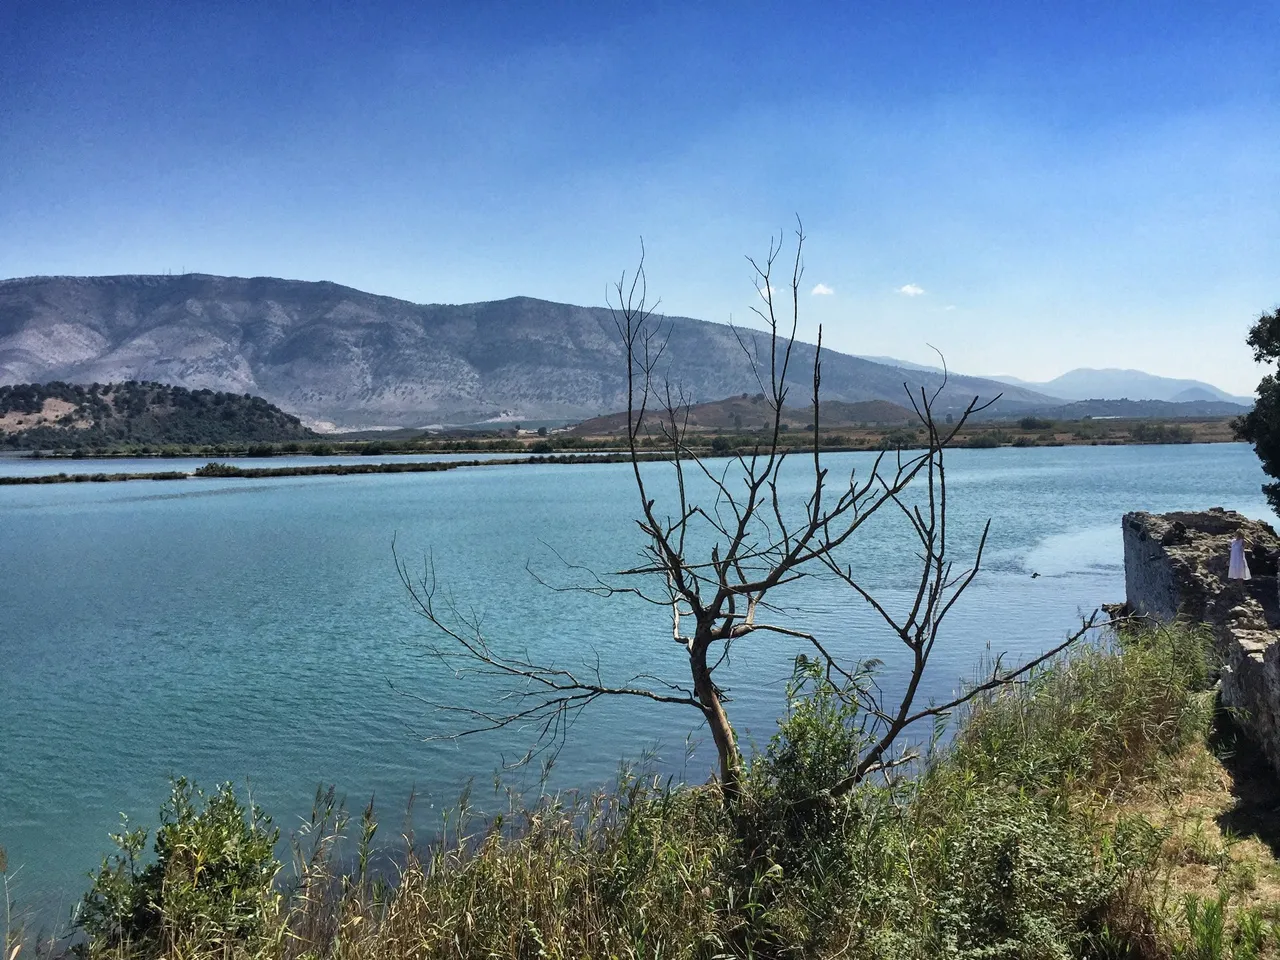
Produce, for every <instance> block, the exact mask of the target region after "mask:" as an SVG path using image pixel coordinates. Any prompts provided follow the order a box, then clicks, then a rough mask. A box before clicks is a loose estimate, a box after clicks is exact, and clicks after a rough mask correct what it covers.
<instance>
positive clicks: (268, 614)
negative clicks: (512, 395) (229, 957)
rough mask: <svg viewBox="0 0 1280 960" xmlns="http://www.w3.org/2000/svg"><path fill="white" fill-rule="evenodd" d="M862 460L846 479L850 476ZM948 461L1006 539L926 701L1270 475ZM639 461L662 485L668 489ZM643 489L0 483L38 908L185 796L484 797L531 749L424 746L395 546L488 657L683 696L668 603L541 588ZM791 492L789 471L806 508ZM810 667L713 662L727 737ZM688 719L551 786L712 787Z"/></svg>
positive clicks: (18, 803) (7, 667)
mask: <svg viewBox="0 0 1280 960" xmlns="http://www.w3.org/2000/svg"><path fill="white" fill-rule="evenodd" d="M303 459H305V460H306V462H319V459H318V458H303ZM358 459H360V458H358ZM276 462H280V461H264V463H266V464H271V463H276ZM869 462H870V459H869V457H868V456H867V455H865V454H837V455H832V456H830V457H829V458H828V463H829V466H830V467H831V468H832V473H833V474H836V473H839V472H841V471H847V470H848V469H850V468H851V467H852V466H855V465H856V466H858V467H859V468H860V469H865V468H866V466H867V465H868V464H869ZM35 463H39V461H36V462H35ZM142 463H143V464H145V467H144V469H147V470H154V469H163V468H164V467H162V466H160V465H159V463H158V462H157V461H154V460H149V461H142ZM12 464H13V461H10V460H6V461H3V462H0V469H2V470H4V471H5V472H9V471H10V470H12V469H15V468H13V466H12ZM948 464H949V470H948V475H949V479H950V492H951V498H952V499H951V508H952V523H953V530H954V531H955V532H956V533H957V536H958V539H959V542H960V544H962V545H971V544H972V543H973V541H974V538H975V537H976V536H977V534H978V532H979V531H980V529H981V524H982V523H983V522H984V521H985V520H986V519H987V518H990V519H991V520H992V526H991V540H990V544H989V547H988V553H987V558H986V561H985V563H984V569H983V572H982V573H981V574H980V576H979V578H978V580H977V582H976V583H975V585H974V587H973V588H972V589H971V591H970V593H969V594H968V595H967V596H966V598H965V599H964V600H962V601H961V604H960V606H959V607H958V608H957V609H956V611H955V612H954V613H953V614H952V617H951V619H950V621H949V624H950V626H949V629H948V631H947V640H946V641H945V649H943V650H941V651H940V653H938V654H937V655H936V663H935V673H934V681H933V686H932V687H931V688H930V689H929V691H928V692H929V694H930V695H935V696H943V695H946V694H947V693H949V692H950V691H951V690H953V689H954V688H955V687H956V686H957V684H958V683H960V682H961V681H962V680H963V679H964V678H965V677H967V676H970V675H971V674H972V671H973V669H974V667H975V665H976V664H977V662H978V661H979V660H980V659H981V658H982V657H983V656H984V655H986V654H988V653H989V652H999V651H1009V652H1010V653H1011V654H1012V655H1014V656H1025V655H1028V654H1031V653H1034V652H1036V651H1038V650H1041V649H1044V648H1045V647H1047V646H1048V645H1050V644H1052V643H1054V642H1055V641H1057V640H1059V639H1060V638H1061V637H1062V636H1063V635H1064V634H1066V633H1068V632H1069V631H1070V630H1071V629H1072V628H1073V625H1075V624H1078V622H1079V617H1080V615H1081V614H1086V613H1088V612H1090V611H1091V610H1093V609H1094V608H1096V607H1097V606H1098V605H1099V604H1101V603H1104V602H1108V601H1114V600H1120V599H1122V598H1123V595H1124V582H1123V579H1124V578H1123V566H1122V556H1121V541H1120V516H1121V514H1123V513H1124V512H1125V511H1127V510H1134V509H1148V510H1155V511H1163V510H1171V509H1199V508H1205V507H1209V506H1224V507H1228V508H1232V509H1237V510H1240V511H1242V512H1243V513H1246V514H1248V515H1250V516H1254V517H1262V518H1266V517H1267V516H1268V511H1267V508H1266V504H1265V501H1264V500H1263V497H1262V495H1261V492H1260V490H1259V486H1260V484H1261V483H1262V482H1263V481H1264V476H1263V474H1262V472H1261V470H1260V468H1259V467H1258V464H1257V460H1256V458H1255V457H1254V455H1253V452H1252V451H1251V450H1250V449H1249V448H1248V447H1247V446H1244V445H1241V444H1230V445H1196V446H1153V447H1061V448H1033V449H1000V450H972V451H957V452H955V453H952V454H949V455H948ZM70 466H72V465H70V464H66V465H62V464H60V465H59V467H60V469H68V468H69V467H70ZM74 466H75V467H76V468H77V469H79V468H80V467H81V466H85V469H86V470H89V471H91V470H94V469H112V470H114V469H116V468H115V467H111V468H107V467H105V466H103V467H100V466H97V465H95V464H92V463H88V464H87V465H86V464H76V465H74ZM647 469H649V470H650V472H651V473H652V474H653V476H654V478H655V483H658V484H661V481H660V480H658V479H657V478H659V477H663V476H665V472H664V471H666V468H665V467H663V466H662V465H656V464H655V465H651V466H650V467H649V468H647ZM629 470H630V468H629V467H628V466H626V465H625V464H600V465H585V466H555V465H536V466H501V467H482V468H476V469H465V470H458V471H451V472H447V473H438V474H412V475H386V476H352V477H306V478H290V479H280V480H188V481H184V482H183V483H175V484H160V483H156V484H146V485H142V484H133V483H130V484H94V485H92V486H90V485H80V484H76V485H57V486H33V487H0V846H3V847H5V848H6V849H7V851H8V858H9V866H10V879H11V881H12V884H11V885H12V887H13V890H14V892H15V893H16V895H17V897H18V898H19V901H20V905H21V904H25V905H27V906H28V907H30V908H32V909H37V910H39V911H40V913H41V914H42V915H43V916H46V917H48V916H65V915H66V914H67V913H68V912H69V910H70V908H71V906H72V905H73V904H74V903H75V901H76V900H77V899H78V897H79V895H80V894H81V893H82V892H83V890H84V889H85V887H86V884H87V881H86V879H85V875H86V873H87V871H89V870H90V869H92V868H93V867H94V866H95V865H96V864H97V863H98V862H99V861H100V859H101V856H102V855H103V854H104V853H105V852H107V849H108V846H109V843H108V840H107V833H108V831H110V830H112V829H114V828H115V827H116V826H117V825H118V822H119V814H120V813H121V812H125V813H127V814H128V815H129V816H130V818H131V819H133V820H135V821H136V822H137V823H140V824H147V825H150V824H152V823H154V820H155V816H156V811H157V809H158V807H159V805H160V803H161V802H162V800H163V798H164V796H165V795H166V793H167V777H168V776H169V775H170V774H182V775H187V776H189V777H193V778H195V779H196V780H198V781H199V782H200V783H202V784H206V785H212V784H214V783H215V782H217V781H222V780H234V781H237V783H239V784H241V785H243V784H245V783H246V782H247V783H248V784H249V785H250V787H251V788H252V791H253V797H254V799H255V800H256V801H257V802H258V803H260V804H262V805H263V806H264V807H266V808H267V810H268V811H269V812H271V813H272V814H273V815H274V816H275V818H276V821H277V823H279V824H280V825H281V826H283V827H284V829H285V831H286V832H287V831H288V830H289V829H291V828H292V827H293V826H295V825H297V824H298V822H299V818H300V817H301V816H303V815H304V814H305V813H306V812H307V811H309V809H310V805H311V800H312V797H313V795H314V792H315V789H316V787H317V785H322V784H323V785H328V784H334V785H336V786H337V788H338V790H339V792H340V793H345V794H347V795H348V796H349V797H350V799H351V806H353V807H355V806H361V805H363V803H364V802H365V801H367V799H368V797H369V795H370V794H376V797H377V803H378V807H379V808H380V809H381V810H382V813H383V817H384V822H385V823H386V824H387V832H389V833H394V832H395V830H396V829H397V828H398V827H399V825H400V824H401V823H402V822H403V811H404V805H405V803H406V801H407V800H408V797H409V795H410V793H411V791H414V790H416V792H417V797H418V800H417V804H416V807H415V811H416V818H417V823H418V824H419V825H420V826H422V827H425V828H428V829H429V828H430V827H431V826H432V825H434V823H436V822H437V819H436V818H438V817H439V816H440V812H441V810H442V809H444V808H447V807H448V806H449V805H451V804H452V803H453V802H454V801H455V800H456V799H457V797H458V795H459V793H460V791H461V790H462V789H463V788H464V787H465V785H466V784H467V782H468V780H469V779H471V778H474V779H475V783H476V792H475V796H476V800H477V802H478V803H480V804H481V805H483V803H484V802H485V795H486V791H487V790H489V789H490V786H491V784H492V782H493V773H494V771H495V770H496V769H497V768H498V767H499V766H500V765H501V763H502V760H503V758H504V757H506V758H512V757H514V756H518V755H519V754H520V753H521V752H522V751H523V749H524V748H525V747H527V746H528V742H529V741H528V735H527V734H526V733H522V732H520V731H512V732H509V733H507V734H505V735H503V736H502V737H490V738H487V739H473V740H469V741H465V742H463V743H460V744H459V743H442V742H424V741H423V739H422V737H423V736H427V735H430V734H433V733H440V732H443V731H445V730H447V729H449V728H450V727H449V724H450V723H451V721H450V720H449V719H448V718H446V717H442V716H440V715H439V714H436V713H433V712H432V711H431V710H430V709H429V708H428V707H426V706H425V705H424V704H423V703H422V702H421V699H416V698H422V697H427V698H431V699H446V700H447V699H450V697H454V698H456V697H460V696H462V695H464V692H465V691H464V689H463V688H461V687H459V686H457V685H456V683H455V682H454V681H453V680H452V678H451V677H450V676H449V675H448V674H447V672H445V671H443V670H442V668H441V667H440V665H439V664H438V663H437V662H435V661H433V660H432V659H430V658H428V657H426V656H425V655H424V646H423V640H424V638H427V637H429V636H431V634H430V627H429V625H428V624H427V623H426V622H425V621H423V620H422V619H421V618H418V617H415V616H414V614H413V612H412V610H411V609H410V607H409V604H408V602H407V598H406V596H405V593H404V588H403V587H402V586H401V584H400V582H399V580H398V579H397V576H396V573H395V568H394V565H393V560H392V551H391V544H392V539H393V538H395V540H396V544H397V550H398V551H399V553H400V555H401V556H402V557H405V558H409V559H411V560H412V561H413V562H414V564H415V565H417V564H418V563H420V562H421V560H422V558H423V557H425V556H426V555H427V553H428V552H430V553H431V554H432V555H433V556H434V558H435V563H436V568H437V572H438V574H439V576H440V580H441V582H442V584H443V585H444V586H445V587H447V589H448V590H449V592H450V593H451V594H452V596H453V597H454V599H456V600H457V602H458V603H459V604H460V605H462V606H465V607H466V608H467V609H468V610H473V611H475V612H477V613H479V614H483V617H484V626H485V630H486V632H487V634H488V635H489V636H490V637H491V639H492V640H493V642H494V643H495V644H497V645H501V646H505V647H511V646H516V647H527V648H528V649H529V650H530V651H531V652H532V653H533V654H534V655H535V656H540V657H545V658H549V659H553V660H555V661H557V662H558V663H561V664H564V665H566V666H571V665H576V664H580V663H582V662H583V661H584V660H586V659H588V658H594V656H595V655H596V654H598V655H599V657H600V661H601V669H602V671H603V672H604V674H605V675H606V677H612V678H616V679H619V680H626V679H628V678H630V677H632V676H634V675H636V674H640V673H660V674H662V675H665V676H669V677H671V678H673V679H680V678H681V675H680V670H681V667H682V665H683V664H682V662H681V659H680V656H679V653H678V651H677V650H674V649H673V644H672V642H671V639H670V623H669V620H667V619H666V617H665V616H664V615H663V613H662V611H661V610H659V609H657V608H653V607H646V606H643V605H638V604H636V603H631V602H626V601H625V600H622V599H618V598H614V599H599V598H594V597H590V596H586V595H581V594H565V593H558V592H554V591H551V590H549V589H547V588H546V587H544V586H540V585H539V584H538V583H537V582H536V580H535V579H534V577H533V576H531V574H530V573H529V571H528V570H527V569H526V567H527V566H528V567H531V568H532V569H534V570H535V571H537V572H538V573H539V574H540V575H541V576H543V577H545V578H547V579H549V580H552V581H555V582H557V583H561V582H570V581H571V580H572V579H573V574H572V572H571V571H570V570H568V569H567V568H565V567H564V566H563V564H562V563H561V561H559V560H558V559H557V556H556V555H557V554H559V555H560V556H562V557H563V558H564V559H565V560H568V561H571V562H574V563H581V564H585V565H588V566H590V567H591V568H593V569H596V570H600V571H608V570H614V569H619V568H624V567H626V566H629V565H631V564H633V563H635V562H636V561H637V559H638V548H639V546H640V540H639V538H638V531H637V530H636V528H635V524H634V522H633V517H634V515H635V512H636V494H635V491H634V486H633V484H632V481H631V479H630V475H629ZM55 472H58V471H57V470H55ZM803 480H804V477H803V471H797V475H796V476H795V477H794V478H793V483H794V491H795V492H797V493H798V492H799V491H800V490H801V489H802V486H803ZM902 533H903V530H902V528H901V526H900V525H897V524H893V523H876V524H874V525H872V526H870V527H868V528H867V529H866V531H865V536H862V537H861V539H859V540H858V541H857V542H856V544H855V545H854V548H853V549H851V550H850V551H849V552H848V554H847V560H848V561H849V562H850V563H852V564H853V566H854V567H855V569H856V570H858V571H860V573H861V574H862V575H863V577H864V578H865V580H866V582H867V583H868V585H870V586H872V587H873V588H874V589H875V590H878V591H879V592H880V593H881V594H882V595H883V596H885V597H887V598H888V600H889V601H890V602H894V601H895V600H898V601H900V600H901V599H902V598H903V597H904V596H905V591H904V585H905V584H906V583H907V581H908V577H909V572H910V570H911V563H912V561H911V557H910V555H909V552H908V545H907V542H906V541H905V540H904V539H903V538H902ZM1033 572H1034V573H1039V574H1040V576H1039V577H1038V578H1032V577H1031V574H1032V573H1033ZM779 599H780V600H783V601H785V602H787V603H788V604H789V606H790V608H791V612H790V616H792V617H793V618H794V619H795V620H796V621H797V622H801V623H803V624H805V625H806V626H808V627H810V628H812V629H814V630H817V631H819V632H820V633H821V634H822V636H823V637H824V638H825V639H827V640H828V641H829V643H830V644H831V645H832V646H834V647H836V648H838V649H839V650H841V651H842V652H844V653H846V654H848V655H850V656H854V655H859V656H863V657H865V656H881V657H883V658H884V659H885V660H886V664H887V665H886V672H887V682H890V683H891V682H892V680H893V678H894V677H895V676H897V675H898V671H899V669H900V666H901V664H902V659H901V657H900V656H899V655H898V653H897V651H896V650H895V648H894V646H893V641H892V638H890V637H888V636H886V634H885V631H884V630H883V628H881V627H879V626H877V622H876V621H875V620H874V619H873V618H872V616H871V615H870V614H869V611H868V610H867V609H866V607H865V606H864V605H862V604H861V603H860V602H859V601H857V599H856V598H855V597H853V596H851V594H850V593H849V592H848V590H847V589H844V590H842V589H840V588H839V587H838V586H837V585H834V584H831V583H827V582H823V581H809V582H806V583H805V584H803V585H800V586H797V587H794V588H791V591H790V594H783V595H779ZM793 652H794V650H793V648H791V647H787V646H785V645H781V644H778V643H777V642H776V641H771V640H767V639H760V640H759V641H757V640H756V639H754V638H753V639H751V640H749V641H746V642H743V643H741V644H740V645H739V646H738V648H737V649H736V650H735V652H734V657H733V660H732V662H731V663H730V664H729V665H728V666H727V667H726V668H725V669H724V670H723V675H724V681H725V682H726V683H727V685H728V686H729V687H730V688H731V691H732V695H733V697H734V702H733V704H732V705H731V707H730V709H731V711H732V714H731V715H732V716H733V717H734V718H735V719H736V720H737V722H738V723H739V725H740V727H741V728H742V729H743V730H744V731H745V733H746V734H747V735H748V737H749V738H751V739H754V740H755V741H756V742H763V741H764V740H766V739H767V738H768V736H769V735H770V734H771V733H772V730H773V722H774V718H776V716H777V715H778V712H779V709H780V706H781V703H782V692H783V685H784V681H785V678H786V676H787V673H788V664H789V657H790V656H791V654H792V653H793ZM694 719H695V718H694V717H693V716H692V715H691V714H690V713H689V712H688V711H686V710H682V709H681V708H679V707H667V708H661V707H660V708H658V709H656V710H655V709H653V708H651V707H650V708H640V707H638V706H637V705H636V704H634V703H627V704H608V705H603V706H600V707H599V708H593V709H592V710H591V711H590V712H589V713H588V714H586V715H584V717H583V719H582V720H581V722H580V723H579V724H578V725H577V726H576V727H575V728H574V729H573V731H572V732H571V734H570V736H569V740H568V743H567V744H566V746H565V749H564V751H563V752H562V754H561V756H560V759H559V761H558V764H557V766H556V768H555V771H554V773H553V778H552V784H553V786H559V787H572V786H592V785H596V784H600V783H603V782H606V781H608V780H609V779H610V777H611V776H612V775H613V774H614V772H615V771H616V769H617V765H618V762H619V760H620V759H622V758H624V757H629V758H632V759H634V758H637V757H639V756H640V755H641V753H642V752H644V751H647V750H652V751H654V752H655V753H656V755H657V759H656V760H654V761H652V762H653V763H654V765H655V766H656V767H657V768H658V769H659V770H662V771H667V772H671V773H674V774H675V775H677V776H683V777H686V778H688V779H690V780H701V779H703V778H705V776H706V775H707V773H708V771H709V770H710V768H711V760H712V757H711V753H710V751H709V750H708V749H707V745H706V744H703V746H702V747H701V748H699V749H697V750H696V751H695V752H694V753H693V754H692V756H691V757H690V756H689V755H687V753H686V748H685V744H686V738H687V737H688V736H689V734H690V733H691V732H692V733H693V734H694V736H695V737H698V736H701V732H700V731H698V730H697V728H696V727H695V726H694V724H693V720H694ZM489 796H492V794H489Z"/></svg>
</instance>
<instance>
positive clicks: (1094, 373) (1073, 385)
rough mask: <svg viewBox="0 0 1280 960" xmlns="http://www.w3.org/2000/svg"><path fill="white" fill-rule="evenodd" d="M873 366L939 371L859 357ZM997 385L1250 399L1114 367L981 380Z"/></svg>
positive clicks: (1107, 395) (1080, 393)
mask: <svg viewBox="0 0 1280 960" xmlns="http://www.w3.org/2000/svg"><path fill="white" fill-rule="evenodd" d="M862 359H864V360H872V361H874V362H876V363H883V364H887V365H888V366H892V367H900V368H901V369H903V370H917V371H919V370H928V371H933V372H941V368H940V367H936V366H931V365H929V364H922V363H912V362H911V361H909V360H898V359H895V358H894V357H863V358H862ZM984 378H985V379H987V380H995V381H997V382H998V383H1007V384H1012V385H1014V386H1019V387H1025V388H1027V389H1028V390H1035V391H1037V392H1039V393H1043V394H1046V395H1048V396H1051V397H1056V398H1058V399H1060V400H1068V401H1076V400H1165V401H1168V402H1171V403H1208V402H1216V401H1220V402H1224V403H1235V404H1240V405H1243V406H1251V405H1252V404H1253V397H1239V396H1233V395H1232V394H1230V393H1227V391H1225V390H1220V389H1219V388H1217V387H1215V386H1214V385H1213V384H1211V383H1205V382H1204V381H1203V380H1180V379H1177V378H1174V377H1161V376H1157V375H1156V374H1153V373H1146V372H1144V371H1142V370H1120V369H1117V368H1114V367H1107V368H1105V369H1100V370H1099V369H1094V368H1092V367H1080V368H1078V369H1076V370H1068V371H1067V372H1066V373H1064V374H1062V376H1060V377H1054V378H1053V379H1052V380H1047V381H1043V382H1038V381H1031V380H1023V379H1021V378H1020V377H1011V376H1006V375H1004V374H998V375H990V376H985V377H984Z"/></svg>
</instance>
